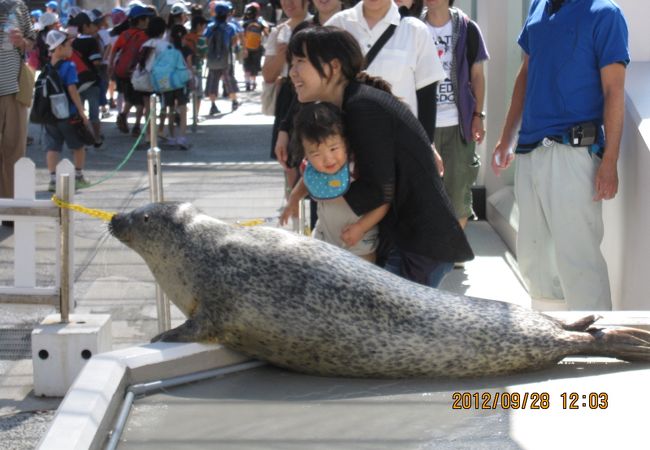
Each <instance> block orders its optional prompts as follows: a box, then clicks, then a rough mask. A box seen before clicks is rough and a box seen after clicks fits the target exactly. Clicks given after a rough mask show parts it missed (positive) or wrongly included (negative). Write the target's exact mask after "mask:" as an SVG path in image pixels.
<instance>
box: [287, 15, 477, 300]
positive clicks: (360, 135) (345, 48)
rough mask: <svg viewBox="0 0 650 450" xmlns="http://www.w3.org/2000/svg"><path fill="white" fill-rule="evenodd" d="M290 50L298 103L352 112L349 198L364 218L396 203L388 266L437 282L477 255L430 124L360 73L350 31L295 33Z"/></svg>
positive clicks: (389, 227) (388, 223)
mask: <svg viewBox="0 0 650 450" xmlns="http://www.w3.org/2000/svg"><path fill="white" fill-rule="evenodd" d="M289 53H290V57H291V70H290V72H289V75H290V77H291V80H292V82H293V85H294V87H295V90H296V94H297V96H298V100H299V101H300V102H301V103H307V102H313V101H327V102H330V103H334V104H335V105H338V106H339V107H341V109H342V110H343V112H344V114H345V128H346V137H347V139H348V142H349V144H350V148H351V149H352V151H353V153H354V160H355V167H356V170H357V171H358V175H359V177H358V180H357V181H355V182H354V183H352V185H351V187H350V190H349V191H348V192H347V193H346V194H345V195H344V198H345V200H346V201H347V202H348V204H349V205H350V207H351V208H352V210H353V211H354V212H355V213H356V214H357V215H362V214H364V213H366V212H367V211H370V210H372V209H375V208H377V207H378V206H380V205H382V204H385V203H388V204H389V205H390V210H389V212H388V214H387V215H386V217H385V218H384V219H383V220H382V222H381V223H380V241H381V244H380V245H381V246H382V247H383V248H384V251H383V255H384V266H385V267H386V269H388V270H390V271H391V272H394V273H397V274H398V275H401V276H403V277H405V278H408V279H410V280H413V281H416V282H419V283H422V284H426V285H429V286H432V287H437V286H438V284H439V283H440V281H442V278H443V276H444V275H445V273H447V272H448V271H449V270H451V268H452V267H453V263H454V262H459V261H467V260H470V259H472V258H473V253H472V250H471V248H470V246H469V244H468V242H467V239H466V237H465V234H464V232H463V230H462V229H461V228H460V226H459V224H458V221H457V220H456V218H455V216H454V213H453V211H452V207H451V204H450V202H449V199H448V197H447V195H446V194H445V192H444V187H443V184H442V180H441V178H440V175H439V174H438V171H437V170H436V167H435V163H434V159H433V153H432V149H431V141H430V140H429V137H428V136H427V133H426V132H425V130H424V128H423V127H422V125H421V124H420V122H419V121H418V119H417V118H416V117H415V116H414V115H413V113H412V112H411V111H410V109H409V108H408V107H407V106H406V105H405V104H403V103H402V102H401V101H400V100H398V99H397V98H396V97H394V96H393V95H391V94H390V93H389V92H386V90H389V88H388V86H387V84H386V83H385V82H383V81H382V80H380V79H377V78H372V77H369V76H368V75H367V74H365V73H363V72H361V69H362V67H363V63H364V57H363V55H362V53H361V49H360V48H359V44H358V43H357V42H356V40H355V39H354V38H353V37H352V35H350V34H349V33H348V32H346V31H343V30H340V29H338V28H334V27H315V28H308V29H306V30H303V31H300V32H299V33H297V34H295V35H294V36H293V37H292V38H291V41H290V43H289ZM375 86H376V87H375ZM292 195H294V194H293V193H292Z"/></svg>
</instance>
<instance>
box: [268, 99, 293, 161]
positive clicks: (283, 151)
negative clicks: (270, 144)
mask: <svg viewBox="0 0 650 450" xmlns="http://www.w3.org/2000/svg"><path fill="white" fill-rule="evenodd" d="M299 107H300V103H299V102H298V98H297V97H296V96H295V94H294V95H292V99H291V104H290V105H289V109H287V113H286V114H285V116H284V119H282V121H281V122H280V126H279V130H278V137H277V139H276V140H275V149H274V150H273V151H274V152H275V157H276V159H277V160H278V162H279V163H280V165H281V166H282V167H283V168H285V169H288V166H287V159H288V158H289V135H290V133H291V130H292V129H293V118H294V116H295V115H296V113H297V112H298V108H299Z"/></svg>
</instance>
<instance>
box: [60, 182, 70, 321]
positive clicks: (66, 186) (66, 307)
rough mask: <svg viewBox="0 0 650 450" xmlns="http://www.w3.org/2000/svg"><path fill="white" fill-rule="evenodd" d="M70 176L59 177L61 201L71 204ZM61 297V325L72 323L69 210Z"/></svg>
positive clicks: (64, 221) (63, 232)
mask: <svg viewBox="0 0 650 450" xmlns="http://www.w3.org/2000/svg"><path fill="white" fill-rule="evenodd" d="M70 184H71V183H70V175H69V174H67V173H65V174H61V175H59V186H61V192H60V194H61V200H63V201H64V202H67V203H70ZM59 211H60V214H61V226H60V227H59V230H60V239H61V288H60V289H61V295H60V296H59V299H60V300H59V301H60V303H59V311H60V313H61V323H68V322H70V270H72V268H71V267H70V216H71V215H72V213H71V212H70V210H69V209H67V208H61V209H60V210H59Z"/></svg>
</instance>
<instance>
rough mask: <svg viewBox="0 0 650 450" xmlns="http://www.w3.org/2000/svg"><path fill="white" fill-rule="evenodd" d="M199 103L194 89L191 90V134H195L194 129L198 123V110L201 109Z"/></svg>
mask: <svg viewBox="0 0 650 450" xmlns="http://www.w3.org/2000/svg"><path fill="white" fill-rule="evenodd" d="M195 84H198V82H196V81H195ZM200 101H201V100H200V99H199V94H198V92H197V90H196V87H195V88H194V89H192V133H196V128H197V126H198V123H199V109H200V107H201V104H200V103H199V102H200Z"/></svg>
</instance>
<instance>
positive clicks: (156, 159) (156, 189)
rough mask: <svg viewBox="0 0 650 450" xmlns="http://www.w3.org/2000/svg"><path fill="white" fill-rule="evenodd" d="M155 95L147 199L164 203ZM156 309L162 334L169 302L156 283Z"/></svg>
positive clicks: (168, 322)
mask: <svg viewBox="0 0 650 450" xmlns="http://www.w3.org/2000/svg"><path fill="white" fill-rule="evenodd" d="M156 102H157V98H156V96H155V95H152V96H151V99H150V103H149V106H150V109H149V110H150V114H151V119H150V120H149V131H150V139H151V148H149V150H148V151H147V168H148V172H149V199H150V200H151V202H162V201H164V195H163V184H162V168H161V164H160V149H159V148H158V127H157V126H156V104H157V103H156ZM156 309H157V312H158V331H159V332H160V333H162V332H163V331H167V330H169V329H170V328H171V327H172V324H171V312H170V309H169V300H168V299H167V298H166V297H165V294H164V293H163V291H162V289H161V288H160V286H159V285H158V283H156Z"/></svg>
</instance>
